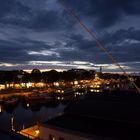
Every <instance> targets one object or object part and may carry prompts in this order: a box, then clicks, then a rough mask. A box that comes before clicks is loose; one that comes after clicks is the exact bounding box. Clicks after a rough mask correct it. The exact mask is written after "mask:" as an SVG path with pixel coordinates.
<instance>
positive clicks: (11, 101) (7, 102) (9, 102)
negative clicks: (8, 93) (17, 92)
mask: <svg viewBox="0 0 140 140" xmlns="http://www.w3.org/2000/svg"><path fill="white" fill-rule="evenodd" d="M17 103H18V98H17V97H11V98H8V99H6V100H4V104H5V105H15V104H17Z"/></svg>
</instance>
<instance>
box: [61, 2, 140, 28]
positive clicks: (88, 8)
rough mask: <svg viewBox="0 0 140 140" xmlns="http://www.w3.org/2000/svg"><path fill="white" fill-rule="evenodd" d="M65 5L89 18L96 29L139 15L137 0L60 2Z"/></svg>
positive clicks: (139, 7) (139, 5)
mask: <svg viewBox="0 0 140 140" xmlns="http://www.w3.org/2000/svg"><path fill="white" fill-rule="evenodd" d="M60 1H64V2H65V3H67V5H69V6H70V8H72V9H73V10H74V11H76V13H79V15H80V16H81V17H86V18H87V17H89V18H90V22H93V24H94V26H96V27H110V26H112V25H114V24H116V23H117V22H119V21H120V20H123V18H124V17H123V16H124V15H135V16H139V15H140V1H138V0H123V1H122V0H106V1H104V0H86V1H85V0H69V1H66V0H60Z"/></svg>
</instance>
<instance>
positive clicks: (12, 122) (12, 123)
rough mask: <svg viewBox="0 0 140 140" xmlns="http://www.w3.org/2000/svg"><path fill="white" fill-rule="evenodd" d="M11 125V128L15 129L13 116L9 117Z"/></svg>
mask: <svg viewBox="0 0 140 140" xmlns="http://www.w3.org/2000/svg"><path fill="white" fill-rule="evenodd" d="M11 126H12V130H13V131H15V129H14V117H11Z"/></svg>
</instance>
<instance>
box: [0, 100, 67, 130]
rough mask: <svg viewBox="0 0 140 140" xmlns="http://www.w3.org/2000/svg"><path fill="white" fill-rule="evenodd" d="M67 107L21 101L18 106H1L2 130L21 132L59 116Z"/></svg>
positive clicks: (55, 103) (54, 103)
mask: <svg viewBox="0 0 140 140" xmlns="http://www.w3.org/2000/svg"><path fill="white" fill-rule="evenodd" d="M64 108H65V105H62V104H61V103H58V102H52V103H46V104H40V103H35V102H32V103H31V102H30V103H29V102H27V101H26V102H25V100H21V101H20V102H18V103H17V104H12V105H7V104H5V103H3V104H0V129H5V130H16V131H19V130H21V129H23V128H27V127H30V126H32V125H34V124H36V123H37V122H40V123H42V122H45V121H46V120H48V119H50V118H52V117H54V116H57V115H58V114H59V113H61V112H62V111H63V109H64Z"/></svg>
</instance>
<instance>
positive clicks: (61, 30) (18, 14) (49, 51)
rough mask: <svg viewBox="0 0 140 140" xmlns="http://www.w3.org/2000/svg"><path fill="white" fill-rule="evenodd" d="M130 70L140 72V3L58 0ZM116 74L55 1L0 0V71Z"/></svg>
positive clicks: (106, 59) (132, 0)
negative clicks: (75, 70) (94, 70)
mask: <svg viewBox="0 0 140 140" xmlns="http://www.w3.org/2000/svg"><path fill="white" fill-rule="evenodd" d="M62 1H64V2H65V3H66V5H68V6H69V7H70V8H71V9H72V10H73V11H74V12H75V13H76V14H77V15H78V17H79V18H80V19H81V20H82V22H83V23H84V24H85V25H86V26H87V27H88V28H89V29H90V30H91V31H92V32H94V34H96V36H97V37H98V38H99V39H100V41H101V42H102V43H103V44H104V45H105V46H106V48H107V50H108V51H109V52H110V53H111V54H112V55H113V56H114V58H115V59H116V60H117V61H118V62H119V64H120V65H121V66H122V67H123V68H124V69H125V70H126V71H129V72H139V70H140V0H62ZM98 66H103V71H119V70H118V69H117V67H116V66H114V65H113V64H112V61H110V60H109V58H108V57H107V56H106V54H105V53H104V52H103V51H101V50H100V49H99V48H98V47H97V45H96V44H95V42H93V40H92V39H91V37H90V36H89V35H88V34H87V33H86V32H85V31H84V30H83V28H81V26H80V25H79V24H78V23H77V22H76V20H75V19H74V18H73V17H72V16H71V15H70V14H69V13H67V11H65V9H64V7H63V6H62V5H61V4H60V2H59V1H58V0H0V70H16V69H33V68H38V69H71V68H80V69H81V68H84V69H97V70H98V69H99V68H98Z"/></svg>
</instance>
